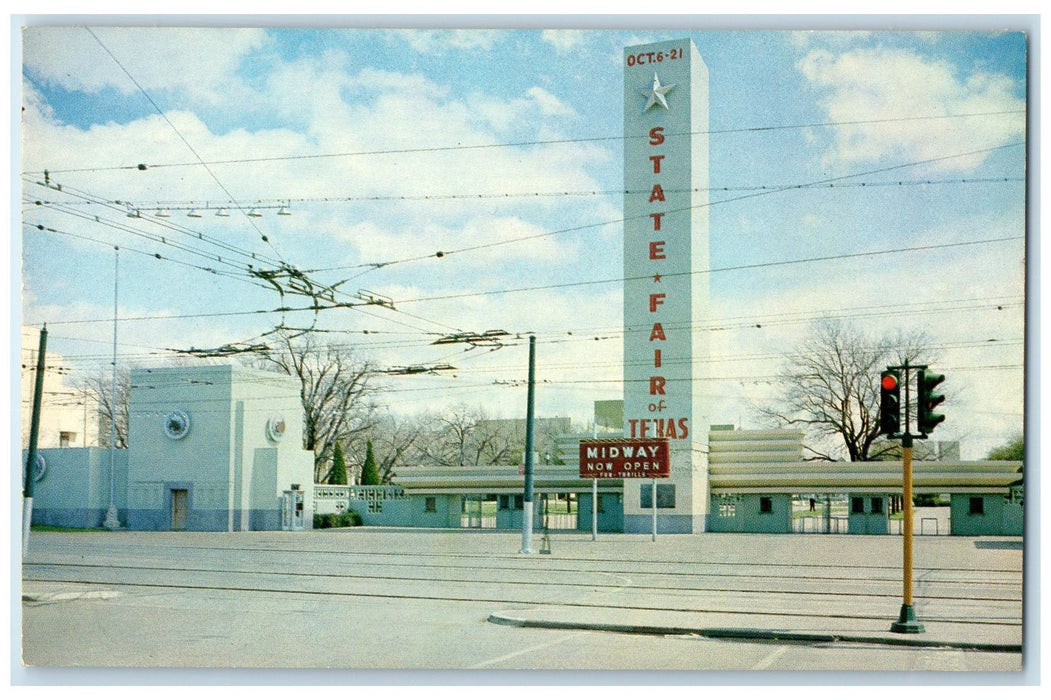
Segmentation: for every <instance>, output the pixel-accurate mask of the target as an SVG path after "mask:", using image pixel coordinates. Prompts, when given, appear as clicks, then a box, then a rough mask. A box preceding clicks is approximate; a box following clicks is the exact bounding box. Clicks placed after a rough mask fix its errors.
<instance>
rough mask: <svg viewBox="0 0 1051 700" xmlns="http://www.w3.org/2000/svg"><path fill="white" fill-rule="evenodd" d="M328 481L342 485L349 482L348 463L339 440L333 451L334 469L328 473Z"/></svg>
mask: <svg viewBox="0 0 1051 700" xmlns="http://www.w3.org/2000/svg"><path fill="white" fill-rule="evenodd" d="M328 483H330V484H341V485H345V484H346V483H347V463H346V461H345V460H344V459H343V448H342V447H341V446H340V444H339V443H338V442H337V443H336V446H335V448H334V449H333V451H332V470H331V471H330V472H329V473H328Z"/></svg>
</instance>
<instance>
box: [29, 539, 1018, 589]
mask: <svg viewBox="0 0 1051 700" xmlns="http://www.w3.org/2000/svg"><path fill="white" fill-rule="evenodd" d="M177 548H178V549H189V550H201V551H216V552H224V551H238V552H243V551H246V550H245V549H243V548H233V547H230V548H228V547H200V546H192V547H177ZM146 549H147V550H148V551H150V552H151V553H153V554H155V553H156V550H157V549H159V548H158V547H149V548H146ZM247 551H252V552H270V553H274V552H277V553H288V554H293V555H296V557H297V558H298V557H300V556H301V555H302V554H331V555H335V556H340V557H349V558H354V559H358V558H360V559H366V560H368V561H369V563H370V565H375V566H381V565H382V566H387V567H401V568H408V569H419V568H429V569H471V568H472V567H471V565H470V564H466V563H464V564H458V565H453V564H432V563H420V559H424V558H428V557H430V558H446V559H449V558H452V559H456V560H465V559H466V560H471V559H481V560H484V561H485V562H486V563H487V566H486V567H485V568H486V569H487V570H489V571H508V572H514V571H526V570H528V571H535V570H536V568H537V567H536V566H535V564H536V563H538V562H540V563H544V564H547V563H549V562H553V561H567V562H568V561H571V562H573V563H574V564H586V563H599V564H603V565H605V566H609V565H611V564H613V563H615V562H611V561H610V560H609V559H581V558H577V557H574V558H572V559H559V558H557V557H556V558H550V557H548V556H547V555H545V558H542V559H535V558H534V559H531V560H530V562H529V564H528V565H525V564H523V565H522V566H500V567H496V566H492V565H491V562H492V561H493V560H494V559H495V560H507V561H515V562H520V561H521V555H516V556H508V555H476V554H432V553H426V554H424V553H416V552H338V551H332V550H291V549H283V548H265V549H264V548H259V549H250V550H247ZM380 557H382V558H391V557H412V558H413V561H412V562H410V563H382V564H381V563H379V562H375V561H374V559H375V558H380ZM34 563H36V564H40V563H42V562H26V565H29V564H34ZM351 563H352V562H348V564H351ZM630 563H631V566H632V567H638V566H645V565H648V564H655V563H656V564H661V563H663V564H673V565H676V566H679V567H683V566H691V567H699V568H703V567H706V566H707V567H733V568H761V569H764V572H763V573H754V574H746V573H723V572H718V571H697V572H684V571H652V570H651V571H647V572H646V573H647V574H648V575H651V576H667V577H713V576H717V577H721V578H770V577H771V573H770V572H769V570H770V569H774V570H776V569H797V568H799V569H806V568H820V569H822V570H823V571H828V570H830V569H832V570H834V569H844V570H847V571H849V572H850V573H857V572H859V571H864V570H866V569H868V570H877V571H882V570H884V569H886V570H887V571H888V572H892V573H889V574H888V575H887V576H870V577H868V578H866V579H865V580H866V581H869V582H872V583H874V584H876V585H878V584H881V583H896V582H900V580H901V568H900V567H890V566H888V567H875V566H861V567H851V566H846V565H821V564H780V563H777V564H767V563H760V562H741V563H731V562H682V561H659V560H644V559H633V560H632V561H631V562H630ZM627 566H628V565H627V563H626V562H625V563H624V567H623V568H618V569H587V568H583V567H580V566H577V567H573V568H569V567H557V566H543V568H542V570H543V571H544V572H545V573H548V572H549V573H570V574H582V573H595V574H610V575H625V574H638V573H639V571H638V570H637V568H627ZM914 571H915V575H916V576H917V577H922V578H923V581H924V583H926V584H939V585H958V586H967V585H982V586H1000V587H1012V588H1013V587H1017V586H1020V585H1021V584H1022V579H1021V576H1022V572H1021V571H1018V570H1014V569H982V570H975V569H964V568H949V567H939V568H923V567H916V568H915V569H914ZM953 571H958V572H967V573H972V574H974V573H979V572H981V573H989V574H994V573H1010V574H1017V575H1018V576H1019V578H1018V580H989V579H984V578H967V579H958V578H940V577H938V578H932V574H937V573H942V572H953ZM776 577H777V578H779V579H783V580H786V581H814V582H826V581H838V580H842V578H843V577H842V576H837V575H835V574H826V575H824V576H814V575H805V574H785V573H778V574H776ZM994 600H995V599H994ZM1012 600H1013V599H1012Z"/></svg>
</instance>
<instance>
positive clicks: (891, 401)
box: [879, 369, 901, 437]
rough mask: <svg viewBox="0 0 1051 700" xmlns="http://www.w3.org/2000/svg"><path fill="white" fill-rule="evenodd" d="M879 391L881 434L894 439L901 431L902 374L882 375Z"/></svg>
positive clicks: (894, 371) (883, 373) (890, 373)
mask: <svg viewBox="0 0 1051 700" xmlns="http://www.w3.org/2000/svg"><path fill="white" fill-rule="evenodd" d="M879 389H880V401H879V432H880V434H881V435H889V436H892V437H893V436H894V435H897V434H898V433H899V432H900V431H901V373H900V372H898V371H897V370H892V369H888V370H887V371H886V372H882V373H880V379H879Z"/></svg>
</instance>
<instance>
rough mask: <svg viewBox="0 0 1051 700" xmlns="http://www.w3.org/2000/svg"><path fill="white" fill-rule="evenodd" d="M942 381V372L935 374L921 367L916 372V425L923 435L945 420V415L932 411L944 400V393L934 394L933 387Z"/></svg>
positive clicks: (943, 377)
mask: <svg viewBox="0 0 1051 700" xmlns="http://www.w3.org/2000/svg"><path fill="white" fill-rule="evenodd" d="M944 381H945V375H944V374H935V373H934V372H928V371H927V370H922V369H921V370H920V371H919V372H918V373H917V378H916V384H917V389H918V391H917V394H918V397H917V412H916V427H917V428H918V429H919V431H920V432H921V433H923V434H924V435H926V434H927V433H929V432H931V431H932V430H934V429H935V428H936V427H938V424H939V423H941V422H942V421H943V420H945V416H943V415H942V414H940V413H935V412H934V409H935V407H937V406H938V404H940V403H941V402H942V401H945V394H935V393H934V387H936V386H938V385H939V384H941V383H942V382H944Z"/></svg>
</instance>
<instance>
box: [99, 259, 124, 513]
mask: <svg viewBox="0 0 1051 700" xmlns="http://www.w3.org/2000/svg"><path fill="white" fill-rule="evenodd" d="M119 278H120V248H118V247H117V246H114V247H113V367H112V370H113V371H112V373H111V375H110V392H109V424H110V430H109V434H110V439H109V507H108V508H107V509H106V517H105V519H104V520H103V521H102V526H103V527H104V528H106V529H107V530H116V529H118V528H119V527H120V520H119V519H118V518H117V504H116V498H115V496H116V494H115V491H116V467H115V465H114V460H115V459H116V452H117V300H118V298H119V296H118V289H119Z"/></svg>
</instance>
